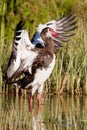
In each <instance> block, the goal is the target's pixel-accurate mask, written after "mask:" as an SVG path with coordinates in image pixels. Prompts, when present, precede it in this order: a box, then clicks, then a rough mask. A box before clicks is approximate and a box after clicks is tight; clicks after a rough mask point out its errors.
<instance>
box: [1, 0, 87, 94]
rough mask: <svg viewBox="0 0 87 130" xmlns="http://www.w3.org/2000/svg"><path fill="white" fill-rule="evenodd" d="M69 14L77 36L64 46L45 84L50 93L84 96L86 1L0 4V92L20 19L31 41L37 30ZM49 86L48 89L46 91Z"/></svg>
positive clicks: (86, 76) (31, 0)
mask: <svg viewBox="0 0 87 130" xmlns="http://www.w3.org/2000/svg"><path fill="white" fill-rule="evenodd" d="M69 12H72V13H73V14H74V15H75V16H76V19H77V21H78V22H77V24H78V25H77V26H78V28H77V29H76V32H75V33H76V34H75V36H74V37H73V38H71V40H70V42H68V43H64V47H63V48H61V49H60V50H59V51H58V53H57V54H56V55H57V59H56V65H55V69H54V71H53V73H52V75H51V77H50V78H49V80H48V81H47V82H46V87H45V89H46V90H49V91H50V92H52V91H54V92H55V91H56V92H57V90H58V89H60V90H61V91H62V90H63V91H65V92H68V93H72V94H75V93H76V94H87V24H86V23H87V1H86V0H73V1H69V0H40V2H38V0H18V1H17V0H3V1H2V0H0V90H1V89H2V87H1V86H3V85H4V78H3V77H4V76H5V73H6V66H7V63H8V59H9V55H10V53H11V49H12V43H13V36H14V31H15V26H16V24H17V23H18V22H19V20H20V19H23V20H24V21H25V28H26V29H27V30H29V37H30V38H32V36H33V34H34V32H35V30H36V27H37V26H38V24H40V23H46V22H47V21H50V20H52V19H54V18H60V17H62V16H63V15H66V14H68V13H69ZM48 86H49V87H48Z"/></svg>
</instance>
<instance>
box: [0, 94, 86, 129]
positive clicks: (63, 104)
mask: <svg viewBox="0 0 87 130" xmlns="http://www.w3.org/2000/svg"><path fill="white" fill-rule="evenodd" d="M0 130H87V97H86V96H81V97H80V96H79V97H78V96H75V97H72V96H70V95H63V96H58V95H47V94H45V95H43V96H42V102H41V111H40V112H38V107H37V100H36V96H35V97H34V103H33V110H32V112H30V110H29V97H28V95H26V97H25V96H23V95H20V96H18V95H16V96H15V95H14V94H11V93H10V94H0Z"/></svg>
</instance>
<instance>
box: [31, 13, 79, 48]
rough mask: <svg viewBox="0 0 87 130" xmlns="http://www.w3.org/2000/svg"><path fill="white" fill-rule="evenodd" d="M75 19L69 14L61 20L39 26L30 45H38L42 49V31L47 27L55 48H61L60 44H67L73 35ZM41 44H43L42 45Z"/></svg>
mask: <svg viewBox="0 0 87 130" xmlns="http://www.w3.org/2000/svg"><path fill="white" fill-rule="evenodd" d="M76 23H77V21H76V19H75V16H73V15H72V14H71V13H70V14H69V15H67V16H65V17H63V18H61V19H55V20H52V21H50V22H48V23H46V24H40V25H39V26H38V27H37V31H36V32H35V34H34V36H33V38H32V43H33V44H35V45H36V46H37V47H38V44H39V45H41V46H42V47H43V45H44V41H43V40H42V39H41V38H40V34H41V32H42V30H43V29H44V28H46V27H49V29H50V31H51V34H52V35H51V38H52V39H53V41H54V43H55V46H57V47H58V48H59V47H62V46H63V44H62V42H68V41H69V39H70V37H71V36H73V35H74V32H73V31H74V30H75V29H76V27H77V26H76ZM42 43H43V44H42Z"/></svg>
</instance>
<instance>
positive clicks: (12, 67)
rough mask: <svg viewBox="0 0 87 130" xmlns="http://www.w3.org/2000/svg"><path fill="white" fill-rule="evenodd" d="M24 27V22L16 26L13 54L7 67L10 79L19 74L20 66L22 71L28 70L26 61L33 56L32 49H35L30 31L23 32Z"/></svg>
mask: <svg viewBox="0 0 87 130" xmlns="http://www.w3.org/2000/svg"><path fill="white" fill-rule="evenodd" d="M23 25H24V24H23V22H22V21H20V22H19V23H18V24H17V26H16V32H15V36H14V41H13V48H12V53H11V56H10V59H9V62H8V67H7V78H8V79H11V78H12V77H13V76H14V75H15V73H17V72H18V70H19V68H20V66H21V71H23V70H24V69H25V68H26V65H25V63H26V62H25V60H26V59H27V57H29V56H31V55H32V53H31V49H33V48H34V45H32V43H31V42H30V40H29V37H28V31H26V30H23Z"/></svg>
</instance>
